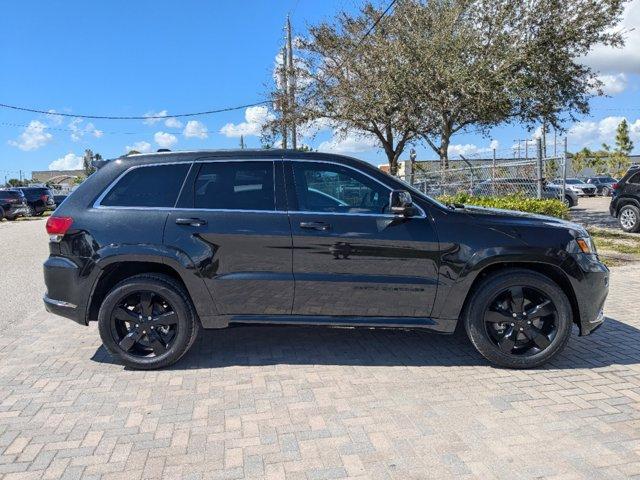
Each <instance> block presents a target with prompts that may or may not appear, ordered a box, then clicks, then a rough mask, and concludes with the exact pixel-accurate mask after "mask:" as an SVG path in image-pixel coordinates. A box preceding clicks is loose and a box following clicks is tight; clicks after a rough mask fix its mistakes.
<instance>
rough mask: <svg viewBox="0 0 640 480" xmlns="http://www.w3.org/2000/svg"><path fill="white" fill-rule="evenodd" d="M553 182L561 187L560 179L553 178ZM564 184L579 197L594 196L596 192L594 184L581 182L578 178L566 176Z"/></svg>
mask: <svg viewBox="0 0 640 480" xmlns="http://www.w3.org/2000/svg"><path fill="white" fill-rule="evenodd" d="M553 184H554V185H558V186H559V187H562V179H561V178H558V179H555V180H554V181H553ZM565 185H566V187H565V188H566V189H567V190H570V191H572V192H573V193H575V194H576V195H578V196H580V197H595V196H596V195H597V193H598V192H597V189H596V187H595V185H590V184H588V183H586V182H583V181H582V180H580V179H579V178H567V180H566V182H565Z"/></svg>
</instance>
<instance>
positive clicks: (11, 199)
mask: <svg viewBox="0 0 640 480" xmlns="http://www.w3.org/2000/svg"><path fill="white" fill-rule="evenodd" d="M27 213H28V207H27V199H26V198H25V196H24V195H23V194H22V192H20V191H14V190H0V220H2V219H3V218H6V219H7V220H15V219H16V218H18V217H22V216H23V215H26V214H27Z"/></svg>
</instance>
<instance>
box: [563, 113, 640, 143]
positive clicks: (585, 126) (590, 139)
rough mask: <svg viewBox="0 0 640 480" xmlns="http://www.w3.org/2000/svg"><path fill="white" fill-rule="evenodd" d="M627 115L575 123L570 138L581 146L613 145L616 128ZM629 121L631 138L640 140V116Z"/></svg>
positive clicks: (568, 134) (570, 131)
mask: <svg viewBox="0 0 640 480" xmlns="http://www.w3.org/2000/svg"><path fill="white" fill-rule="evenodd" d="M624 118H625V117H614V116H610V117H605V118H603V119H601V120H598V121H583V122H578V123H575V124H574V125H573V126H572V127H571V128H570V129H569V132H568V133H567V136H568V140H569V142H570V143H571V144H572V145H576V146H579V147H584V146H593V147H600V144H602V143H606V144H608V145H613V144H614V142H615V137H616V129H617V128H618V125H619V124H620V122H621V121H622V120H623V119H624ZM627 122H628V123H629V136H630V137H631V140H633V141H635V142H638V141H640V118H638V119H636V120H635V121H631V120H630V119H627Z"/></svg>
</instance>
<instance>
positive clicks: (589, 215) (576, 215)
mask: <svg viewBox="0 0 640 480" xmlns="http://www.w3.org/2000/svg"><path fill="white" fill-rule="evenodd" d="M569 212H570V213H569V218H570V219H571V221H572V222H576V223H580V224H582V225H585V226H594V227H602V228H617V227H618V226H619V224H618V219H617V218H615V217H612V216H611V215H610V214H609V212H608V211H607V212H602V211H599V210H593V209H589V208H586V207H580V206H579V205H578V206H577V207H573V208H572V209H571V210H570V211H569Z"/></svg>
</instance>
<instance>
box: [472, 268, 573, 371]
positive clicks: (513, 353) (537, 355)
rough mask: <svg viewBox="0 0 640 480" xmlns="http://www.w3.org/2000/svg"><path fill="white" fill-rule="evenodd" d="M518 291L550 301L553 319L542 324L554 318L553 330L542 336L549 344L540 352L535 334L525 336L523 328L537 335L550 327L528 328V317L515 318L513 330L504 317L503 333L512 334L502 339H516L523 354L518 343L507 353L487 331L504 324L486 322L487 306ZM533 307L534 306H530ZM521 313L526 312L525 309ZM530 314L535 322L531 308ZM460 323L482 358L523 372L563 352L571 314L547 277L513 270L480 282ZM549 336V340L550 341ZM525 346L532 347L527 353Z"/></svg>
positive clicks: (567, 339)
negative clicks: (512, 290) (515, 290)
mask: <svg viewBox="0 0 640 480" xmlns="http://www.w3.org/2000/svg"><path fill="white" fill-rule="evenodd" d="M518 288H522V289H523V291H524V292H525V294H526V295H532V294H536V295H538V294H539V295H540V298H547V299H548V300H549V301H550V303H551V306H552V307H553V309H554V313H553V317H551V316H550V315H549V316H547V317H546V320H544V322H550V319H551V318H553V320H552V323H553V326H554V329H552V330H550V331H551V333H550V334H549V335H548V336H547V335H545V336H544V338H545V339H546V340H545V341H546V342H548V344H547V345H546V346H545V347H544V348H542V349H540V348H538V346H537V343H541V342H539V341H534V340H532V339H530V338H533V336H534V335H532V334H531V333H525V332H528V330H526V329H531V332H534V331H535V332H538V334H539V333H540V332H541V331H542V329H544V328H548V327H549V324H547V326H546V327H545V326H544V325H543V326H542V327H541V328H540V329H538V328H536V327H535V326H530V327H528V326H527V324H526V322H527V320H526V318H527V317H526V316H525V317H524V318H522V317H519V319H518V320H515V319H514V320H513V321H514V322H519V323H515V327H514V326H513V325H514V323H509V322H510V320H511V318H510V316H507V317H505V318H507V320H506V322H507V326H506V327H505V331H507V332H509V331H510V332H512V334H508V335H506V334H505V335H504V336H505V337H508V338H511V336H512V335H515V338H517V339H519V340H517V342H521V344H522V345H523V346H522V351H521V352H519V351H518V347H517V345H518V344H517V343H515V345H514V347H513V348H512V349H510V352H509V353H506V352H505V351H504V350H503V349H501V348H500V347H499V346H498V344H499V343H500V342H497V343H496V341H495V338H494V337H493V335H494V333H495V331H494V332H492V331H490V328H497V325H503V323H500V324H497V323H488V322H487V320H486V318H489V317H486V316H485V315H486V314H487V313H494V312H493V311H491V309H490V307H491V306H492V305H494V303H493V302H494V301H495V299H496V298H501V295H503V294H505V292H508V291H509V289H518ZM526 292H529V293H526ZM526 301H527V300H524V302H523V305H526ZM532 305H533V303H531V304H529V306H530V307H531V306H532ZM524 310H525V311H526V310H527V307H525V308H524ZM530 312H531V313H530V314H529V315H530V316H529V317H528V318H530V319H534V318H535V317H534V313H533V309H531V308H530ZM500 315H503V314H500ZM463 320H464V325H465V329H466V331H467V335H468V337H469V339H470V340H471V343H472V344H473V346H474V347H475V348H476V350H478V352H479V353H480V354H481V355H482V356H483V357H485V358H486V359H487V360H489V361H490V362H491V363H493V364H495V365H497V366H500V367H506V368H517V369H525V368H535V367H538V366H540V365H542V364H544V363H546V362H548V361H549V360H551V359H552V358H554V357H555V356H556V355H558V354H559V353H560V352H561V351H562V350H563V349H564V347H565V346H566V344H567V342H568V341H569V336H570V334H571V326H572V311H571V305H570V303H569V299H568V298H567V296H566V295H565V293H564V292H563V291H562V289H561V288H560V287H559V286H558V285H557V284H556V283H555V282H554V281H552V280H551V279H550V278H548V277H546V276H544V275H542V274H539V273H537V272H533V271H530V270H520V269H513V270H505V271H502V272H499V273H497V274H494V275H490V276H488V277H487V278H485V279H484V280H482V283H481V284H480V285H479V286H478V288H476V289H475V290H474V291H473V293H472V294H471V297H470V298H469V300H468V302H467V305H466V306H465V310H464V313H463ZM542 321H543V320H539V319H535V320H533V322H534V323H537V322H542ZM529 324H531V321H529ZM539 324H541V323H539ZM493 325H496V327H493ZM522 327H524V329H525V332H523V328H522ZM496 331H497V330H496ZM549 336H551V337H552V338H551V339H549V338H548V337H549ZM503 338H504V337H503ZM526 345H531V346H530V347H529V350H525V348H526ZM503 348H504V347H503Z"/></svg>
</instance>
